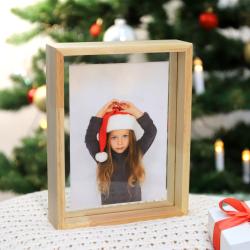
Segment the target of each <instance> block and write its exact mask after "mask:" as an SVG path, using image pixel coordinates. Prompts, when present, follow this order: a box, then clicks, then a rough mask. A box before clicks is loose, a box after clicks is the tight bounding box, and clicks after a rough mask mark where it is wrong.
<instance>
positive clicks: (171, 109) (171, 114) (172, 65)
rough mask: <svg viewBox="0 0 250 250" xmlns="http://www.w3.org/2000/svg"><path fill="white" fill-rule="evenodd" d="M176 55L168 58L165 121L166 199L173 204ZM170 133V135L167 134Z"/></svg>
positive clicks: (174, 53)
mask: <svg viewBox="0 0 250 250" xmlns="http://www.w3.org/2000/svg"><path fill="white" fill-rule="evenodd" d="M177 60H178V53H177V52H173V53H170V56H169V89H168V92H169V93H168V121H167V131H168V140H167V149H168V150H167V198H168V201H170V202H171V203H172V204H174V190H175V178H172V176H174V175H175V164H176V162H175V160H176V156H175V145H176V113H177V111H176V109H177V103H176V102H177V70H178V65H177V62H178V61H177ZM169 131H171V133H169ZM171 166H172V167H171Z"/></svg>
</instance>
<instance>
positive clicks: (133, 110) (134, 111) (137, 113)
mask: <svg viewBox="0 0 250 250" xmlns="http://www.w3.org/2000/svg"><path fill="white" fill-rule="evenodd" d="M120 107H121V108H122V111H125V112H128V113H130V114H131V115H133V116H134V117H135V118H136V119H138V118H140V117H141V116H142V115H143V112H142V111H141V110H139V109H138V108H137V107H136V106H135V105H134V104H133V103H132V102H128V101H121V102H120Z"/></svg>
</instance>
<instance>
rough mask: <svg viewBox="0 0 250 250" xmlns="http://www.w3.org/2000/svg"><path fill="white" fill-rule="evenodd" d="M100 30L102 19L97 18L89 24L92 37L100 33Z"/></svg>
mask: <svg viewBox="0 0 250 250" xmlns="http://www.w3.org/2000/svg"><path fill="white" fill-rule="evenodd" d="M101 31H102V19H101V18H98V19H97V20H96V22H95V23H94V24H92V25H91V27H90V29H89V33H90V34H91V36H93V37H97V36H99V35H100V33H101Z"/></svg>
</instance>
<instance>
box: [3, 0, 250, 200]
mask: <svg viewBox="0 0 250 250" xmlns="http://www.w3.org/2000/svg"><path fill="white" fill-rule="evenodd" d="M0 7H1V8H0V13H1V15H0V19H1V23H2V27H3V28H2V29H1V30H0V34H1V38H0V42H1V55H2V60H1V61H0V64H1V67H0V68H1V75H0V138H1V139H0V191H1V192H0V200H3V199H7V198H10V197H12V196H15V195H18V194H23V193H29V192H34V191H39V190H43V189H46V188H47V169H46V168H47V162H46V113H45V112H46V110H45V100H46V87H45V84H46V80H45V46H46V43H47V42H49V41H56V42H87V41H129V40H144V39H179V40H184V41H188V42H192V43H193V44H194V60H193V99H192V141H191V164H190V169H191V173H190V192H192V193H203V194H217V195H218V194H219V195H234V196H237V197H239V198H242V199H250V195H249V194H250V151H249V149H250V70H249V68H250V2H249V0H220V1H215V0H210V1H191V0H183V1H181V0H171V1H166V0H155V1H150V0H144V1H133V0H126V1H121V0H60V1H59V0H43V1H42V0H40V1H37V0H32V1H31V0H21V1H20V0H19V1H17V0H12V1H9V2H2V3H0ZM75 60H76V61H74V59H72V60H71V62H79V58H75ZM91 60H93V58H92V59H91V58H89V57H83V58H81V61H85V62H90V61H91ZM94 60H95V63H98V62H103V60H104V59H103V58H101V57H95V59H94ZM114 60H117V58H116V59H114V58H110V62H111V61H114ZM119 60H122V61H128V60H134V59H133V58H122V59H121V58H119ZM145 60H147V58H145ZM150 60H154V59H153V58H150ZM155 60H157V58H155ZM67 84H68V80H67V79H66V85H67ZM65 110H66V112H67V111H68V107H66V108H65ZM65 135H66V152H67V149H68V134H67V131H65ZM66 167H67V168H68V167H69V166H68V157H67V155H66ZM66 174H67V176H68V171H66ZM67 176H66V177H67Z"/></svg>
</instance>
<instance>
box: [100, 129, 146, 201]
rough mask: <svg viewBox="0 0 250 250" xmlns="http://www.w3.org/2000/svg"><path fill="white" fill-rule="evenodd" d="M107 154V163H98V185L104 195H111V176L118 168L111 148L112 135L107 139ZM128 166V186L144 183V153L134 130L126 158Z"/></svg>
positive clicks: (130, 133) (131, 131)
mask: <svg viewBox="0 0 250 250" xmlns="http://www.w3.org/2000/svg"><path fill="white" fill-rule="evenodd" d="M106 150H107V153H108V159H107V161H105V162H102V163H98V168H97V183H98V188H99V190H100V192H101V193H102V194H105V195H107V196H108V195H109V187H110V183H111V176H112V174H113V172H114V170H115V168H116V167H117V166H116V165H115V162H113V159H112V154H111V146H110V133H108V139H107V149H106ZM126 165H127V166H128V167H129V169H128V173H129V175H128V176H129V177H128V185H129V186H131V187H133V186H134V185H135V184H136V183H137V182H139V183H142V182H143V181H144V177H145V170H144V167H143V164H142V153H141V150H140V148H139V147H138V145H137V144H136V137H135V133H134V131H133V130H129V145H128V156H127V158H126Z"/></svg>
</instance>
